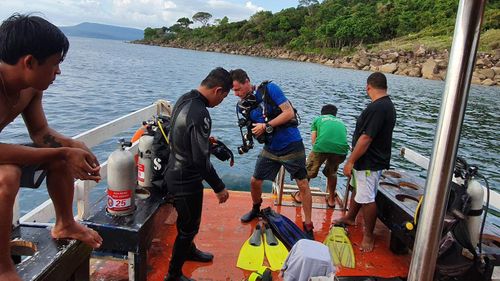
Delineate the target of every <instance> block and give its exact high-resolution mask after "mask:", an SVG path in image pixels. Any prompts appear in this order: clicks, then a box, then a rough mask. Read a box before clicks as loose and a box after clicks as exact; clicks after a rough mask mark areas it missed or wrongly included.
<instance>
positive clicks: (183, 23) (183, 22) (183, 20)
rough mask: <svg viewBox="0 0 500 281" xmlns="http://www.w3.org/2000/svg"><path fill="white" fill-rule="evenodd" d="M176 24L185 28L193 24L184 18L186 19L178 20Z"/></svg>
mask: <svg viewBox="0 0 500 281" xmlns="http://www.w3.org/2000/svg"><path fill="white" fill-rule="evenodd" d="M177 23H178V24H180V25H181V26H183V27H185V28H188V27H189V25H190V24H193V22H192V21H191V20H190V19H189V18H186V17H184V18H180V19H178V20H177Z"/></svg>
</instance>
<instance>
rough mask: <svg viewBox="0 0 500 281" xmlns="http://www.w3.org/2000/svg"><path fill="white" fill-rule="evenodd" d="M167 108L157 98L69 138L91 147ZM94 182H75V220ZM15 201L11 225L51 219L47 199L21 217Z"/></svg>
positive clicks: (87, 204) (85, 207) (168, 107)
mask: <svg viewBox="0 0 500 281" xmlns="http://www.w3.org/2000/svg"><path fill="white" fill-rule="evenodd" d="M171 111H172V106H171V104H170V102H168V101H164V100H159V101H156V102H155V103H154V104H152V105H149V106H147V107H144V108H142V109H139V110H137V111H134V112H132V113H129V114H127V115H124V116H122V117H120V118H117V119H115V120H113V121H110V122H108V123H105V124H102V125H100V126H97V127H95V128H93V129H90V130H88V131H86V132H84V133H81V134H79V135H77V136H75V137H73V138H74V139H76V140H79V141H82V142H84V143H85V144H86V145H87V146H88V147H89V148H92V147H94V146H96V145H98V144H100V143H102V142H103V141H106V140H109V139H111V138H112V137H113V136H116V135H117V134H119V133H122V132H123V131H125V130H127V129H130V128H137V127H138V126H139V125H140V124H141V123H142V121H144V120H148V119H150V118H151V117H152V116H154V115H158V114H166V115H170V113H171ZM137 147H138V141H136V142H135V143H133V145H132V147H130V148H129V150H130V151H132V152H136V151H137ZM101 177H102V179H103V180H104V179H106V177H107V162H104V163H101ZM96 185H97V183H96V182H94V181H81V180H76V181H75V196H74V201H76V205H77V216H76V218H77V219H79V220H83V219H86V218H88V215H89V210H90V209H89V208H90V206H91V202H89V194H90V191H91V190H92V189H93V188H94V187H95V186H96ZM17 202H19V194H18V198H16V204H15V205H14V217H13V224H14V225H18V224H24V225H33V224H34V225H50V224H52V221H53V220H54V218H55V211H54V205H53V203H52V200H51V199H48V200H46V201H45V202H43V203H42V204H40V205H39V206H37V207H36V208H34V209H32V210H31V211H30V212H28V213H27V214H25V215H24V216H22V217H19V204H18V203H17Z"/></svg>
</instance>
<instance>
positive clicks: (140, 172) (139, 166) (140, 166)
mask: <svg viewBox="0 0 500 281" xmlns="http://www.w3.org/2000/svg"><path fill="white" fill-rule="evenodd" d="M137 179H138V180H139V181H140V182H144V164H137Z"/></svg>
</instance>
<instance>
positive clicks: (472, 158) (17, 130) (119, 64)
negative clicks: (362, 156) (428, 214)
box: [0, 37, 500, 214]
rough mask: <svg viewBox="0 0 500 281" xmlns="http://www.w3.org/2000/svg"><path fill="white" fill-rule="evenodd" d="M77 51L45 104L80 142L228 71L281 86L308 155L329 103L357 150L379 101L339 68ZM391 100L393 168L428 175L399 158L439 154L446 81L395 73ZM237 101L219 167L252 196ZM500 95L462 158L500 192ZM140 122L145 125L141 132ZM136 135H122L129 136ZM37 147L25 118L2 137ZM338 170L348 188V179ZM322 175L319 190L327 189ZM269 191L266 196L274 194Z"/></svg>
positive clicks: (468, 133)
mask: <svg viewBox="0 0 500 281" xmlns="http://www.w3.org/2000/svg"><path fill="white" fill-rule="evenodd" d="M69 39H70V44H71V46H70V50H69V53H68V55H67V57H66V59H65V61H64V62H63V63H62V64H61V71H62V74H61V75H59V76H58V77H57V79H56V81H55V82H54V84H53V85H51V86H50V88H49V89H48V90H47V91H46V92H45V93H44V98H43V105H44V109H45V113H46V115H47V119H48V121H49V124H50V126H51V127H52V128H54V129H56V130H58V131H59V132H61V133H63V134H65V135H68V136H75V135H77V134H79V133H81V132H84V131H86V130H88V129H91V128H93V127H95V126H98V125H100V124H104V123H106V122H108V121H111V120H113V119H115V118H118V117H120V116H123V115H125V114H127V113H130V112H132V111H135V110H137V109H140V108H143V107H145V106H148V105H150V104H152V103H153V102H154V101H156V100H158V99H166V100H169V101H171V102H175V101H176V100H177V98H178V97H180V96H181V95H182V94H184V93H186V92H188V91H189V90H191V89H194V88H197V87H198V85H199V84H200V82H201V80H202V79H203V78H204V77H205V76H206V75H207V74H208V72H209V71H210V70H211V69H213V68H215V67H217V66H222V67H224V68H226V69H228V70H230V69H235V68H243V69H244V70H246V71H247V72H248V74H249V76H250V78H251V80H252V83H254V84H258V83H260V82H261V81H263V80H272V81H273V82H275V83H276V84H278V85H279V86H280V87H281V88H282V89H283V91H284V92H285V94H286V96H287V97H288V98H289V99H290V100H291V101H292V103H293V105H294V106H295V107H296V108H297V109H298V111H299V114H300V117H301V120H302V123H301V125H300V126H299V129H300V131H301V134H302V138H303V139H304V144H305V146H306V152H307V153H308V152H309V151H310V149H311V139H310V124H311V121H312V120H313V118H314V117H315V116H317V115H318V114H319V113H320V110H321V107H322V106H323V105H325V104H327V103H332V104H335V105H336V106H337V107H338V114H337V115H338V117H339V118H340V119H342V120H343V121H344V122H345V124H346V126H347V131H348V140H349V143H350V142H351V137H352V133H353V131H354V127H355V123H356V117H357V116H358V115H359V114H360V113H361V111H362V110H363V109H364V108H365V107H366V105H367V104H368V103H369V102H370V100H369V98H368V96H367V94H366V91H365V85H366V78H367V77H368V75H369V74H370V72H365V71H358V70H347V69H336V68H331V67H327V66H323V65H319V64H313V63H303V62H295V61H288V60H280V59H266V58H258V57H248V56H239V55H230V54H220V53H211V52H199V51H192V50H184V49H174V48H162V47H156V46H145V45H136V44H130V43H126V42H120V41H112V40H101V39H88V38H78V37H71V38H69ZM387 78H388V86H389V94H390V95H391V98H392V100H393V102H394V104H395V106H396V111H397V123H396V127H395V129H394V140H393V146H392V147H393V150H392V153H393V157H392V161H391V166H392V167H394V168H396V169H404V170H407V171H413V172H414V173H416V174H418V175H420V176H425V171H424V170H422V169H420V168H418V167H417V166H415V165H414V164H412V163H410V162H408V161H406V160H404V159H403V158H402V157H401V156H399V150H400V148H401V147H409V148H411V149H413V150H415V151H417V152H419V153H421V154H423V155H425V156H430V154H431V150H432V145H433V138H434V134H435V129H436V123H437V117H438V113H439V108H440V104H441V96H442V93H443V89H444V82H443V81H431V80H424V79H421V78H410V77H403V76H396V75H390V74H389V75H387ZM237 100H238V99H237V98H236V97H235V96H234V95H233V93H232V92H231V93H230V95H229V96H228V98H226V99H225V100H224V101H223V103H222V104H220V105H219V106H218V107H216V108H213V109H210V114H211V116H212V120H213V125H212V135H214V136H216V137H217V138H218V139H219V140H222V141H223V142H224V143H225V144H226V145H227V146H228V147H229V148H231V149H232V150H233V152H234V153H235V165H234V167H229V164H228V162H220V161H219V160H217V159H216V158H213V159H212V163H214V166H215V167H216V169H217V171H218V172H219V175H221V177H222V179H223V180H224V182H225V183H226V185H227V186H228V187H229V188H230V189H233V190H234V189H237V190H249V183H250V177H251V175H252V172H253V169H254V165H255V160H256V157H257V155H258V152H259V151H260V149H261V146H260V145H259V144H257V146H256V147H255V148H254V149H252V150H250V151H249V152H248V153H246V154H244V155H238V153H237V150H236V148H237V147H238V146H240V145H241V135H240V131H239V128H238V126H237V123H236V120H237V118H236V112H235V104H236V102H237ZM499 121H500V87H483V86H477V85H474V86H472V87H471V91H470V94H469V101H468V105H467V112H466V116H465V121H464V126H463V129H462V134H461V140H460V148H459V152H458V154H459V155H460V156H462V157H464V158H465V159H466V160H467V161H468V162H469V164H476V165H478V166H479V170H480V171H481V172H482V173H483V174H484V175H486V176H487V177H488V178H489V182H490V185H491V186H492V187H494V188H498V187H499V183H500V173H498V167H499V164H500V155H499V152H500V138H499V133H498V131H499V130H500V125H499V124H500V122H499ZM139 126H140V124H137V127H139ZM134 131H135V128H134V129H131V130H129V131H126V132H124V133H123V134H122V135H121V136H122V137H125V138H130V136H131V135H132V133H133V132H134ZM117 139H118V137H117V138H115V139H113V140H110V141H108V142H106V143H104V144H102V145H99V146H97V147H95V148H93V151H94V152H95V153H96V155H97V156H98V158H99V160H100V161H101V162H102V161H105V160H106V158H107V157H108V155H109V153H111V151H112V150H113V149H114V148H115V146H116V145H115V143H116V140H117ZM28 140H29V137H28V133H27V131H26V129H25V126H24V123H23V121H22V118H18V119H16V121H15V122H14V123H12V124H10V125H9V126H8V127H6V128H5V129H4V130H3V131H2V132H1V133H0V142H7V143H25V142H27V141H28ZM342 166H343V165H341V167H340V169H339V182H338V184H339V185H344V184H345V177H344V176H342V175H341V169H342ZM324 182H325V179H324V177H322V175H321V173H320V176H319V178H318V179H315V180H313V181H312V185H316V186H324ZM269 186H270V185H269V184H267V185H266V189H267V190H269ZM104 188H105V186H103V185H100V186H99V187H98V188H96V189H95V190H93V191H92V198H97V197H99V196H102V195H103V194H104ZM21 192H22V197H21V198H22V199H21V212H22V214H24V213H26V212H27V211H29V210H30V209H32V208H33V207H35V206H37V205H38V204H40V203H41V202H43V201H45V200H46V199H47V194H46V189H45V188H40V189H38V190H27V189H22V191H21Z"/></svg>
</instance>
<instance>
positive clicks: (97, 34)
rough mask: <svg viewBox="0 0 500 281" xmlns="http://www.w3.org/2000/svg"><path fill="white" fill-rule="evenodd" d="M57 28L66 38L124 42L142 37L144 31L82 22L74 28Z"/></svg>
mask: <svg viewBox="0 0 500 281" xmlns="http://www.w3.org/2000/svg"><path fill="white" fill-rule="evenodd" d="M59 28H60V29H61V30H62V31H63V32H64V34H66V36H77V37H89V38H99V39H110V40H124V41H131V40H137V39H142V38H143V37H144V31H143V30H140V29H136V28H129V27H120V26H114V25H106V24H99V23H91V22H84V23H80V24H78V25H74V26H61V27H59Z"/></svg>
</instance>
